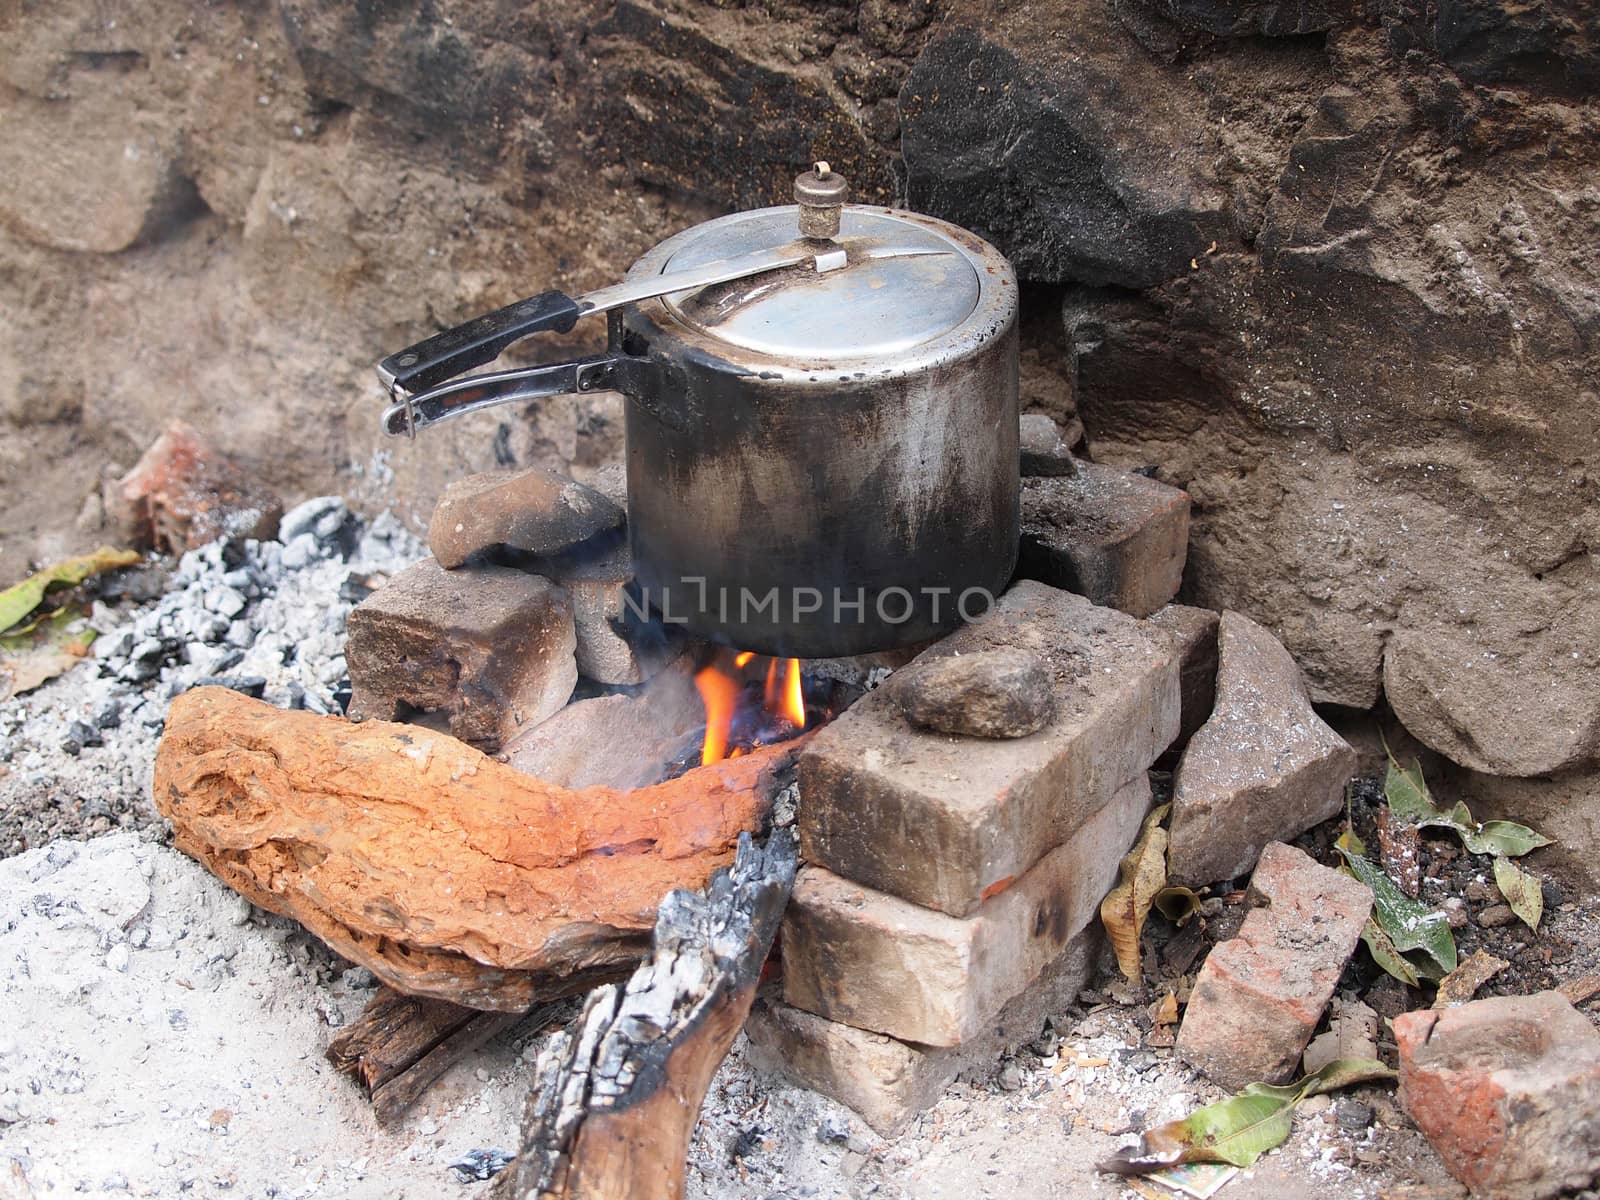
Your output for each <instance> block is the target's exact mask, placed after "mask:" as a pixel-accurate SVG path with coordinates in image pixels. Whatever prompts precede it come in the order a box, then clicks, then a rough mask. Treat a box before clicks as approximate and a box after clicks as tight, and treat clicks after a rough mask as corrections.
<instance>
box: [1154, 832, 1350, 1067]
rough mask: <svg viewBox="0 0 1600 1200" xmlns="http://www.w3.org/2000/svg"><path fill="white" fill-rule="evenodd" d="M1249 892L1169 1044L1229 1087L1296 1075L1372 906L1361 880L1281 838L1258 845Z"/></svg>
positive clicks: (1202, 972)
mask: <svg viewBox="0 0 1600 1200" xmlns="http://www.w3.org/2000/svg"><path fill="white" fill-rule="evenodd" d="M1249 901H1250V903H1252V904H1254V905H1256V906H1257V907H1255V908H1253V909H1252V910H1251V911H1250V913H1249V914H1248V915H1246V917H1245V919H1244V924H1243V925H1241V926H1240V927H1239V932H1238V934H1237V935H1236V936H1234V937H1233V938H1231V939H1229V940H1228V941H1226V942H1221V943H1219V944H1218V945H1217V946H1215V947H1214V948H1213V949H1212V951H1211V953H1210V955H1208V956H1207V958H1206V961H1205V964H1204V965H1203V966H1202V967H1201V968H1200V975H1199V977H1198V978H1197V979H1196V980H1195V985H1194V990H1193V992H1192V993H1191V994H1190V996H1189V1006H1188V1008H1187V1009H1186V1010H1185V1012H1184V1014H1183V1025H1182V1026H1181V1027H1180V1028H1179V1030H1178V1040H1177V1047H1176V1049H1177V1053H1178V1057H1179V1058H1181V1059H1183V1061H1184V1062H1186V1063H1188V1064H1189V1065H1190V1066H1191V1067H1193V1068H1195V1070H1197V1071H1203V1072H1204V1073H1205V1074H1206V1075H1208V1076H1210V1077H1211V1079H1212V1080H1213V1081H1215V1082H1216V1083H1217V1084H1219V1085H1220V1086H1222V1087H1224V1088H1228V1089H1230V1090H1235V1091H1236V1090H1238V1089H1239V1088H1242V1087H1243V1086H1244V1085H1245V1084H1247V1083H1251V1082H1253V1081H1256V1080H1261V1081H1265V1082H1267V1083H1284V1082H1286V1081H1287V1080H1289V1079H1291V1078H1293V1077H1294V1074H1295V1070H1296V1068H1297V1067H1298V1066H1299V1065H1300V1058H1301V1055H1303V1054H1304V1053H1305V1049H1306V1045H1307V1043H1308V1042H1309V1041H1310V1040H1311V1034H1312V1031H1313V1030H1315V1029H1316V1027H1317V1022H1318V1021H1320V1020H1321V1019H1322V1010H1323V1009H1324V1008H1326V1007H1327V1005H1328V1000H1329V998H1330V997H1331V996H1332V995H1333V989H1334V988H1335V987H1336V986H1337V985H1338V983H1339V975H1340V973H1341V972H1342V971H1343V970H1344V965H1345V963H1346V962H1347V961H1348V960H1349V958H1350V955H1351V954H1352V953H1353V952H1354V950H1355V948H1356V943H1357V942H1358V941H1359V940H1360V939H1361V927H1362V925H1363V924H1365V922H1366V919H1367V915H1368V914H1369V913H1370V912H1371V910H1372V893H1371V892H1370V891H1368V890H1367V888H1366V886H1365V885H1364V884H1362V883H1360V882H1358V881H1357V880H1355V879H1352V878H1351V877H1350V876H1348V875H1343V874H1341V873H1340V872H1338V871H1335V870H1333V869H1331V868H1329V867H1324V866H1321V865H1320V864H1318V863H1317V862H1315V861H1314V860H1313V859H1312V858H1311V857H1310V856H1309V855H1307V854H1305V853H1303V852H1302V851H1299V850H1296V849H1294V848H1293V847H1292V846H1285V845H1284V844H1283V843H1282V842H1272V843H1270V844H1268V846H1267V847H1266V849H1264V850H1262V852H1261V861H1260V863H1259V864H1258V865H1257V866H1256V871H1255V874H1254V876H1252V877H1251V880H1250V896H1249Z"/></svg>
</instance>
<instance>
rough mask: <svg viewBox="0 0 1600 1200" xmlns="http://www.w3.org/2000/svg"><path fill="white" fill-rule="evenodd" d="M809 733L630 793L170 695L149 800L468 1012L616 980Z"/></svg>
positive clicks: (752, 825)
mask: <svg viewBox="0 0 1600 1200" xmlns="http://www.w3.org/2000/svg"><path fill="white" fill-rule="evenodd" d="M799 744H800V743H798V742H795V743H789V744H786V745H778V746H768V747H762V748H759V749H757V750H754V751H752V752H751V753H750V754H747V755H745V756H743V757H741V758H737V759H732V760H729V761H727V762H720V763H716V764H714V765H712V766H710V767H703V768H700V769H698V770H694V771H691V772H689V773H687V774H685V775H683V776H680V777H679V778H677V779H673V780H670V781H668V782H666V783H662V784H659V785H656V786H654V787H646V788H637V789H634V790H631V791H614V790H612V789H610V788H601V787H595V788H585V789H583V790H581V791H573V790H571V789H568V788H562V787H557V786H555V785H552V784H549V783H546V782H544V781H542V780H538V779H533V778H530V777H529V776H526V775H522V774H520V773H519V772H517V771H514V770H512V769H511V768H509V767H507V766H504V765H502V764H500V763H497V762H495V761H493V760H492V759H489V758H487V757H485V756H484V755H482V754H480V753H479V752H478V751H476V750H474V749H472V748H471V747H470V746H467V745H465V744H464V743H462V742H459V741H457V740H456V739H454V738H452V737H450V736H448V735H446V734H441V733H434V732H431V731H429V730H427V729H423V728H421V727H419V726H413V725H393V724H389V723H386V722H380V721H368V722H365V723H364V724H360V725H353V724H350V723H349V722H347V721H343V720H340V719H338V718H335V717H319V716H315V715H313V714H311V713H306V712H287V711H283V710H280V709H276V708H273V707H272V706H271V705H267V704H263V703H261V702H259V701H255V700H251V699H248V698H247V697H244V696H241V695H239V694H238V693H236V692H231V691H227V690H225V689H222V688H209V687H208V688H197V689H195V690H194V691H191V692H188V693H185V694H184V695H182V696H180V697H178V698H177V699H176V700H175V701H173V704H172V709H171V712H170V714H169V716H168V718H167V727H166V733H165V735H164V736H163V738H162V740H161V746H160V749H159V750H158V752H157V755H156V765H155V778H154V783H153V791H154V793H155V801H156V807H157V808H158V809H159V810H160V811H161V813H162V814H163V815H164V816H166V817H168V818H169V819H171V821H172V823H173V826H174V830H175V840H176V843H177V845H178V847H179V849H181V850H183V851H184V852H185V853H187V854H189V855H191V856H193V857H194V858H196V859H198V860H199V861H200V862H201V863H202V864H204V865H205V866H206V867H208V868H209V869H210V870H211V871H212V872H213V873H215V874H216V875H217V876H218V877H219V878H221V879H222V880H223V881H224V882H225V883H227V884H229V885H230V886H231V887H233V888H234V889H235V890H236V891H238V892H240V893H241V894H243V895H244V896H245V897H246V898H248V899H249V900H251V901H252V902H253V903H255V904H258V905H260V906H261V907H263V908H266V909H270V910H271V911H273V912H276V913H281V914H283V915H284V916H288V917H293V918H294V919H295V920H297V921H299V922H300V923H301V924H302V925H304V926H305V927H306V928H307V929H309V930H311V932H313V933H315V934H316V935H317V936H318V937H320V938H321V939H322V940H323V941H325V942H327V943H328V945H330V946H331V947H333V949H334V950H336V951H338V952H339V953H340V954H342V955H344V956H345V957H346V958H349V959H351V960H352V961H354V962H357V963H360V964H361V965H362V966H365V967H366V968H368V969H369V970H370V971H372V973H373V974H374V975H376V976H377V977H378V978H379V979H381V980H382V981H383V982H385V983H387V984H389V985H390V986H391V987H393V988H395V989H397V990H399V991H402V992H406V993H409V994H412V995H420V996H431V997H436V998H438V999H443V1000H449V1001H452V1002H453V1003H456V1004H463V1005H467V1006H470V1007H472V1008H482V1009H493V1010H497V1011H502V1012H523V1011H526V1010H527V1009H528V1008H529V1007H531V1006H532V1004H533V1003H534V1001H535V1000H536V999H537V1000H540V1001H543V1000H548V999H552V998H555V997H557V996H561V995H568V994H572V993H573V992H577V991H582V990H585V989H587V988H589V987H592V986H594V985H595V984H596V983H598V982H601V981H603V980H605V979H608V978H617V977H618V976H620V974H622V973H623V972H624V971H626V970H627V969H629V968H631V967H632V965H633V964H634V963H635V962H637V960H638V958H639V955H640V953H641V952H642V951H643V949H644V944H645V937H646V932H647V931H648V930H649V929H650V927H651V924H652V922H653V921H654V920H655V914H656V907H657V903H658V901H659V900H660V898H661V896H663V895H664V894H666V893H667V892H669V891H671V890H672V889H674V888H681V887H690V888H696V887H700V886H701V885H703V884H704V883H705V881H706V879H707V878H708V877H709V876H710V875H711V872H712V871H713V870H715V869H716V868H717V867H719V866H723V865H725V864H727V863H728V862H729V861H730V859H731V858H732V856H733V848H734V845H735V841H736V839H737V838H738V836H739V834H740V833H741V832H743V831H747V830H756V829H759V828H761V826H762V825H763V824H764V822H765V821H766V818H767V815H768V813H769V811H770V808H771V803H772V798H773V796H774V795H775V794H776V793H777V791H778V790H780V788H781V787H782V786H783V784H784V783H785V782H787V778H786V777H787V776H788V775H789V773H790V768H791V767H792V762H793V756H794V751H795V748H796V746H797V745H799Z"/></svg>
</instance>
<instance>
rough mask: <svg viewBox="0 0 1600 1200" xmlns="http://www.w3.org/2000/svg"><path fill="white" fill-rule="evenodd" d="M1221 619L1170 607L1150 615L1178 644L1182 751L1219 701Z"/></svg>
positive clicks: (1206, 612)
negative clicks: (1218, 628)
mask: <svg viewBox="0 0 1600 1200" xmlns="http://www.w3.org/2000/svg"><path fill="white" fill-rule="evenodd" d="M1220 620H1221V617H1220V615H1219V614H1217V613H1214V612H1212V611H1211V610H1210V609H1209V608H1191V607H1189V606H1188V605H1187V604H1169V605H1167V606H1166V607H1165V608H1162V609H1158V610H1157V611H1156V612H1154V613H1152V614H1151V615H1150V623H1151V624H1152V625H1155V626H1157V627H1158V628H1160V629H1161V630H1163V631H1164V632H1166V633H1167V634H1169V635H1171V637H1172V638H1173V640H1174V641H1176V642H1177V644H1178V690H1179V694H1180V695H1181V697H1182V703H1183V715H1182V717H1181V718H1180V721H1179V729H1178V741H1177V743H1176V744H1177V746H1178V747H1179V748H1182V747H1183V746H1184V745H1185V744H1187V743H1188V741H1189V739H1190V738H1192V737H1193V736H1194V735H1195V732H1196V731H1197V730H1198V729H1199V728H1200V726H1202V725H1204V724H1205V723H1206V721H1207V720H1208V719H1209V718H1210V716H1211V709H1212V706H1213V705H1214V704H1215V703H1216V700H1217V625H1218V623H1219V622H1220Z"/></svg>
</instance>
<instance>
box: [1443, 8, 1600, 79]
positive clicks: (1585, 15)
mask: <svg viewBox="0 0 1600 1200" xmlns="http://www.w3.org/2000/svg"><path fill="white" fill-rule="evenodd" d="M1434 11H1435V12H1436V14H1437V15H1436V17H1435V19H1434V24H1433V28H1432V30H1431V33H1432V37H1433V44H1434V47H1435V48H1436V49H1437V50H1438V52H1439V56H1440V57H1441V58H1443V59H1444V60H1445V61H1446V62H1447V63H1449V64H1450V65H1451V66H1452V67H1454V68H1455V69H1456V70H1457V71H1458V72H1459V73H1460V74H1461V76H1462V77H1463V78H1465V79H1470V80H1472V81H1473V82H1475V83H1510V84H1521V85H1526V86H1529V87H1532V88H1534V89H1536V90H1538V91H1542V92H1550V93H1554V94H1557V95H1564V96H1571V97H1573V98H1574V99H1578V98H1582V97H1584V96H1592V95H1593V93H1594V91H1595V89H1596V88H1597V87H1600V10H1597V9H1596V8H1595V6H1594V5H1593V4H1592V3H1590V2H1589V0H1538V2H1537V3H1532V4H1529V3H1518V2H1517V0H1439V3H1438V5H1437V6H1436V7H1435V9H1434Z"/></svg>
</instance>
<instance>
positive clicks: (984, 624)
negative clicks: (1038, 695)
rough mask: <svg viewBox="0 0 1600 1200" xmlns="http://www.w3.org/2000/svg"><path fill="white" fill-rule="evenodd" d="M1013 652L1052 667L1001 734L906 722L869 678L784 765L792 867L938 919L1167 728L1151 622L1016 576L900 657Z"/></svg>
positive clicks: (1019, 868)
mask: <svg viewBox="0 0 1600 1200" xmlns="http://www.w3.org/2000/svg"><path fill="white" fill-rule="evenodd" d="M1008 647H1010V648H1019V649H1024V650H1028V651H1030V652H1031V653H1033V654H1035V655H1037V656H1038V657H1039V658H1040V659H1041V660H1042V661H1043V662H1044V663H1045V665H1046V667H1047V668H1048V669H1049V670H1050V671H1051V672H1052V674H1053V684H1054V692H1055V716H1054V717H1053V718H1052V719H1051V721H1050V723H1049V724H1048V725H1046V726H1045V727H1044V728H1043V729H1041V730H1040V731H1039V732H1038V733H1035V734H1032V735H1030V736H1028V737H1025V738H1019V739H1016V740H1013V741H1001V742H995V741H981V740H974V739H965V738H963V739H955V738H950V737H948V736H946V735H943V734H937V733H931V732H929V731H927V730H923V729H918V728H917V727H916V726H914V725H912V724H911V723H910V722H909V721H907V720H906V719H905V716H904V714H902V713H901V711H900V708H899V705H897V704H896V703H895V701H894V698H893V697H892V696H890V695H889V694H888V690H887V689H885V688H877V689H874V690H873V691H870V692H868V693H867V694H866V695H865V696H863V697H861V699H860V700H858V701H856V703H855V704H853V705H851V706H850V708H849V709H847V710H846V711H845V713H844V714H843V715H842V716H840V717H839V719H838V720H836V721H834V722H832V723H831V724H829V725H826V726H824V727H823V728H822V729H821V730H820V731H818V732H817V734H816V735H815V739H814V740H813V741H812V743H811V745H810V746H809V747H808V748H807V749H806V751H805V753H804V754H802V756H801V760H800V794H801V802H800V838H801V847H802V849H803V852H804V854H805V857H806V859H807V861H809V862H811V863H814V864H816V865H818V866H821V867H825V868H826V869H827V870H829V871H831V872H833V873H834V874H835V875H839V876H842V877H844V878H846V879H850V880H853V881H855V882H857V883H862V884H865V885H867V886H868V887H871V888H875V889H877V890H878V891H881V892H886V893H888V894H889V895H891V896H899V897H901V898H903V899H906V900H910V901H911V902H912V903H914V904H920V905H922V906H924V907H927V908H935V909H938V910H940V911H941V912H945V913H949V914H951V915H953V916H964V915H966V914H968V913H970V912H972V911H973V910H974V909H976V908H977V906H978V904H979V903H980V902H981V901H982V899H983V897H984V894H985V893H986V892H988V891H990V890H991V889H992V888H994V887H995V885H997V884H1000V883H1001V882H1002V881H1004V880H1007V879H1011V878H1013V877H1015V876H1018V875H1021V874H1022V873H1023V872H1024V871H1026V870H1027V869H1028V868H1029V867H1031V866H1032V865H1033V864H1034V863H1036V862H1038V861H1039V859H1040V858H1041V857H1043V856H1044V854H1045V853H1046V852H1047V851H1050V850H1052V849H1054V848H1055V847H1057V846H1059V845H1061V844H1062V843H1063V842H1065V841H1066V840H1067V839H1068V838H1069V837H1070V836H1071V835H1072V834H1073V833H1074V832H1075V831H1076V830H1077V829H1078V828H1079V827H1080V826H1081V825H1082V824H1083V822H1084V821H1085V820H1087V819H1088V817H1089V816H1090V815H1091V814H1093V813H1095V812H1097V811H1099V809H1100V808H1102V807H1103V806H1104V805H1105V804H1106V802H1107V801H1109V800H1110V799H1111V798H1112V796H1114V795H1115V794H1116V793H1117V791H1118V789H1120V788H1121V787H1122V785H1123V784H1124V783H1126V782H1127V781H1128V780H1130V779H1132V778H1134V777H1135V776H1137V775H1140V774H1142V773H1143V772H1144V771H1145V769H1146V768H1148V767H1149V765H1150V764H1151V763H1152V762H1154V761H1155V759H1156V757H1157V756H1158V755H1159V754H1160V753H1161V751H1162V750H1163V749H1165V748H1166V747H1167V745H1169V744H1170V743H1171V741H1172V739H1173V738H1174V737H1175V736H1176V735H1177V732H1178V660H1177V655H1176V653H1175V651H1174V650H1173V646H1172V642H1171V640H1170V639H1169V638H1168V637H1166V636H1165V635H1164V634H1162V633H1160V632H1159V631H1158V630H1155V629H1153V628H1151V627H1150V626H1148V625H1145V624H1144V623H1142V622H1140V621H1135V620H1133V619H1132V618H1131V617H1128V616H1126V615H1124V614H1122V613H1119V612H1117V611H1116V610H1114V609H1109V608H1100V607H1097V606H1095V605H1093V604H1091V603H1089V602H1088V601H1087V600H1085V599H1084V598H1083V597H1081V596H1073V595H1071V594H1070V593H1067V592H1062V591H1058V590H1057V589H1055V588H1051V587H1047V586H1045V585H1044V584H1041V583H1035V582H1031V581H1024V582H1022V583H1018V584H1017V585H1016V586H1014V587H1013V588H1012V589H1011V590H1010V591H1009V592H1007V593H1006V594H1005V595H1004V596H1003V597H1001V599H1000V600H999V602H998V603H997V604H996V605H995V608H994V611H993V612H992V613H991V614H990V615H989V616H988V617H987V618H985V619H984V620H982V621H980V622H978V623H977V624H975V625H969V626H966V627H964V628H962V629H960V630H957V631H956V632H955V633H953V634H951V635H950V636H949V637H947V638H945V639H944V640H943V641H941V642H938V643H937V644H935V645H934V646H933V647H931V648H930V649H928V650H927V651H925V652H924V653H923V654H922V655H921V656H919V657H918V659H917V660H916V661H917V662H919V663H920V662H922V661H924V660H926V659H930V658H935V657H946V656H949V655H953V654H957V653H960V654H967V653H973V652H976V651H979V650H993V649H1000V648H1008Z"/></svg>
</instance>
